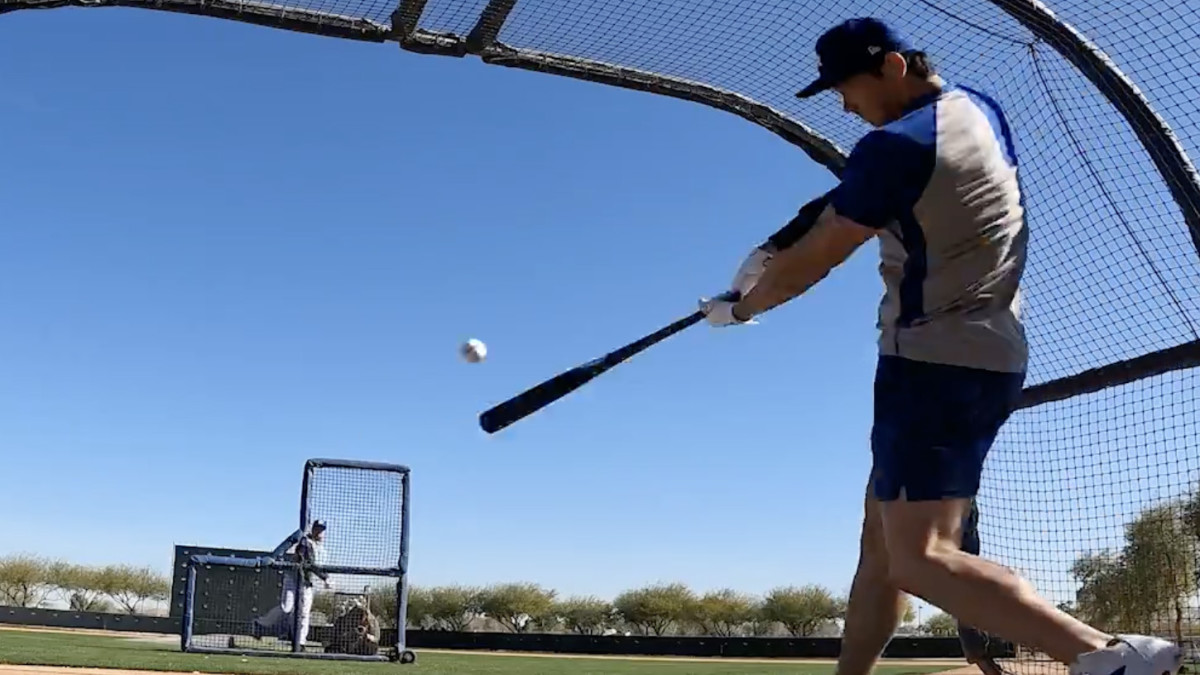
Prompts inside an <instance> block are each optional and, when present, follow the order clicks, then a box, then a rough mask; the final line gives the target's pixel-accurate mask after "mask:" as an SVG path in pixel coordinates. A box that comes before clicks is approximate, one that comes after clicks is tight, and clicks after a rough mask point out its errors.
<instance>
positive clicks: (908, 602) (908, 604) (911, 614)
mask: <svg viewBox="0 0 1200 675" xmlns="http://www.w3.org/2000/svg"><path fill="white" fill-rule="evenodd" d="M845 617H846V612H845V609H844V608H843V610H842V617H841V618H845ZM916 620H917V608H916V606H915V605H913V599H912V596H911V595H907V594H906V595H905V596H904V611H903V612H902V613H901V615H900V623H902V624H904V625H908V624H911V623H912V622H914V621H916Z"/></svg>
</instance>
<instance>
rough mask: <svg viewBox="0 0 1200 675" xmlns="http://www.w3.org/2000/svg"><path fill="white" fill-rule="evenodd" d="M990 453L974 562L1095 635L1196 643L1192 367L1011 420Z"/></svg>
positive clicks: (1199, 486)
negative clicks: (985, 560) (1004, 573)
mask: <svg viewBox="0 0 1200 675" xmlns="http://www.w3.org/2000/svg"><path fill="white" fill-rule="evenodd" d="M993 452H994V454H993V458H992V460H991V464H990V466H989V467H988V470H987V475H986V477H985V481H984V487H983V490H982V491H981V493H980V497H979V502H980V532H981V539H982V554H983V555H984V556H986V557H991V558H998V559H1001V560H1003V561H1004V562H1005V563H1006V564H1009V565H1011V566H1013V567H1014V568H1015V569H1017V570H1018V571H1020V572H1021V573H1022V574H1023V575H1024V576H1025V577H1027V578H1028V579H1029V580H1030V581H1032V582H1033V584H1034V585H1035V586H1036V588H1037V589H1038V591H1039V592H1041V593H1042V594H1044V595H1046V596H1048V597H1049V598H1050V599H1052V600H1053V601H1054V602H1055V604H1060V605H1062V606H1064V607H1066V608H1067V609H1069V610H1070V611H1072V612H1074V613H1075V614H1077V615H1078V616H1080V617H1082V618H1085V619H1087V620H1090V621H1092V622H1095V623H1097V624H1099V625H1101V626H1102V627H1105V628H1108V629H1110V630H1124V631H1131V632H1134V631H1136V632H1142V633H1151V634H1159V635H1166V636H1171V637H1173V638H1176V639H1182V640H1184V641H1187V640H1189V639H1190V640H1195V639H1197V638H1200V602H1198V601H1197V595H1196V594H1197V592H1198V591H1200V576H1198V574H1200V567H1198V565H1197V562H1198V561H1197V556H1198V555H1200V369H1191V370H1185V371H1176V372H1173V373H1169V374H1166V375H1161V376H1158V377H1153V378H1148V379H1144V380H1140V381H1138V382H1134V383H1132V384H1128V385H1123V386H1118V387H1112V388H1109V389H1105V390H1103V391H1100V392H1096V393H1093V394H1086V395H1083V396H1079V397H1076V398H1072V399H1069V400H1066V401H1060V402H1055V403H1048V404H1045V405H1042V406H1038V407H1035V408H1031V409H1028V410H1023V411H1020V412H1018V413H1017V414H1016V415H1015V416H1014V417H1013V419H1012V420H1011V421H1010V422H1009V424H1008V425H1007V426H1006V427H1005V429H1004V430H1003V432H1002V434H1001V438H1000V441H999V443H998V445H997V446H996V448H995V449H994V451H993ZM1177 622H1178V623H1177Z"/></svg>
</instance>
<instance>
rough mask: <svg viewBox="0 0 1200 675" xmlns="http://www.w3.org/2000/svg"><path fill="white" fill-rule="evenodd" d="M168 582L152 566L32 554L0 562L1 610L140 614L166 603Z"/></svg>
mask: <svg viewBox="0 0 1200 675" xmlns="http://www.w3.org/2000/svg"><path fill="white" fill-rule="evenodd" d="M170 591H171V582H170V581H169V580H168V579H167V577H166V576H165V575H163V574H161V573H159V572H156V571H155V570H153V569H152V568H149V567H135V566H132V565H105V566H89V565H78V564H75V563H70V562H65V561H62V560H48V559H46V558H41V557H38V556H33V555H28V554H16V555H9V556H5V557H0V605H7V606H10V607H43V606H45V605H46V603H47V602H49V601H51V600H60V601H61V602H62V603H63V604H65V605H66V606H67V607H68V608H69V609H71V610H74V611H79V612H114V611H119V612H124V613H126V614H138V613H140V612H141V611H142V609H143V607H144V605H145V604H146V603H147V602H149V601H154V600H159V601H161V600H166V599H167V598H168V597H169V595H170Z"/></svg>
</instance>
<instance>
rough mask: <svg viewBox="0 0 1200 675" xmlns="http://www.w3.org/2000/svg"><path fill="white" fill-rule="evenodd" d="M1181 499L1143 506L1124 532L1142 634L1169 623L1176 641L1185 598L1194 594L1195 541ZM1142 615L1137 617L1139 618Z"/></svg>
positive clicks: (1183, 613)
mask: <svg viewBox="0 0 1200 675" xmlns="http://www.w3.org/2000/svg"><path fill="white" fill-rule="evenodd" d="M1183 506H1184V504H1183V503H1168V504H1164V505H1161V506H1155V507H1151V508H1148V509H1146V510H1144V511H1142V513H1141V514H1140V515H1139V516H1138V517H1137V518H1136V519H1135V520H1134V521H1133V522H1132V523H1130V524H1129V525H1128V526H1127V527H1126V530H1125V551H1124V554H1123V558H1124V562H1125V568H1126V571H1127V572H1129V573H1131V574H1133V575H1134V577H1135V583H1137V584H1138V585H1139V586H1140V587H1141V589H1142V593H1143V598H1142V600H1141V601H1140V603H1139V604H1140V605H1144V609H1145V611H1146V612H1147V616H1146V617H1144V618H1145V619H1146V624H1145V627H1146V628H1147V629H1148V630H1147V632H1156V631H1158V630H1161V624H1162V623H1163V622H1164V621H1166V622H1169V623H1170V625H1171V628H1172V631H1173V633H1174V634H1175V638H1176V640H1177V641H1182V640H1183V621H1184V619H1185V618H1186V617H1185V611H1186V608H1187V606H1188V599H1189V598H1190V597H1191V595H1192V594H1193V593H1195V592H1196V586H1197V583H1196V582H1197V577H1196V572H1197V564H1196V554H1197V546H1196V540H1195V538H1194V537H1192V536H1191V532H1190V531H1189V528H1188V523H1186V522H1185V519H1184V518H1183V517H1182V513H1183V511H1184V508H1183ZM1139 618H1141V617H1139Z"/></svg>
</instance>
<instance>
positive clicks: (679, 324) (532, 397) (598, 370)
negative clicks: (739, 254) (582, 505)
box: [479, 293, 736, 434]
mask: <svg viewBox="0 0 1200 675" xmlns="http://www.w3.org/2000/svg"><path fill="white" fill-rule="evenodd" d="M721 297H722V298H723V299H734V298H736V294H730V293H727V294H725V295H723V296H721ZM703 319H704V312H700V311H697V312H693V313H692V314H689V315H687V316H685V317H683V318H682V319H679V320H678V321H675V322H674V323H671V324H668V325H666V326H663V327H662V328H660V329H658V330H656V331H654V332H653V333H650V334H649V335H646V336H645V337H641V338H638V339H637V340H634V341H633V342H630V343H629V344H627V345H625V346H624V347H621V348H619V349H614V350H613V351H611V352H609V353H607V354H605V355H604V356H601V357H600V358H598V359H592V360H591V361H588V362H587V363H584V364H581V365H578V366H575V367H574V368H572V369H570V370H567V371H564V372H561V373H559V374H558V375H555V376H554V377H552V378H550V379H548V380H546V381H545V382H542V383H541V384H538V385H535V386H533V387H530V388H529V389H526V390H525V391H523V392H521V393H520V394H517V395H516V396H513V397H512V398H510V399H508V400H507V401H504V402H503V403H499V404H497V405H495V406H493V407H491V408H489V409H488V410H485V411H484V412H483V413H482V414H481V415H479V426H481V427H483V430H484V431H486V432H487V433H489V434H494V433H496V432H497V431H500V430H501V429H503V428H505V427H507V426H509V425H511V424H512V423H513V422H517V421H519V420H522V419H524V418H526V417H528V416H530V415H532V414H533V413H535V412H537V411H539V410H541V409H542V408H545V407H546V406H548V405H550V404H551V403H553V402H555V401H557V400H558V399H560V398H562V397H564V396H566V395H567V394H569V393H571V392H573V391H575V390H576V389H578V388H580V387H582V386H583V385H585V384H587V383H588V382H591V381H592V380H594V379H596V378H597V377H598V376H600V375H602V374H604V373H606V372H608V371H609V370H611V369H612V368H613V366H616V365H617V364H619V363H621V362H622V361H626V360H628V359H629V358H630V357H632V356H634V355H635V354H637V353H639V352H642V351H644V350H646V349H648V348H649V347H652V346H654V345H656V344H658V343H659V342H662V341H663V340H665V339H667V338H669V337H671V336H672V335H674V334H676V333H678V332H679V331H681V330H683V329H685V328H687V327H689V326H692V325H695V324H697V323H699V322H700V321H702V320H703Z"/></svg>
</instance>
